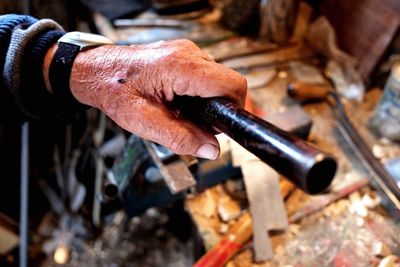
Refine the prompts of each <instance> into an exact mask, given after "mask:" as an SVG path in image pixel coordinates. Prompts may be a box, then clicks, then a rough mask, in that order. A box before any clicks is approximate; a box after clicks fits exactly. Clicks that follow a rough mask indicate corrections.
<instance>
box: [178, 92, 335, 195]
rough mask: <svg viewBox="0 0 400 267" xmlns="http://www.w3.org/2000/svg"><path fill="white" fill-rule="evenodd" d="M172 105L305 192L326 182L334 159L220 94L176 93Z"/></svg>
mask: <svg viewBox="0 0 400 267" xmlns="http://www.w3.org/2000/svg"><path fill="white" fill-rule="evenodd" d="M175 101H176V102H175V104H176V107H177V108H178V109H180V111H181V112H182V114H183V116H184V117H186V118H187V119H189V120H191V121H192V122H195V123H197V124H201V125H205V126H208V127H212V128H214V129H217V130H219V131H221V132H223V133H225V134H226V135H228V136H229V137H231V138H232V139H233V140H235V141H236V142H238V143H239V144H240V145H242V146H243V147H244V148H246V149H247V150H248V151H250V152H251V153H253V154H254V155H256V156H257V157H259V158H260V159H261V160H262V161H264V162H265V163H267V164H268V165H270V166H271V167H272V168H273V169H274V170H276V171H277V172H279V173H280V174H282V175H284V176H285V177H287V178H288V179H289V180H290V181H292V182H293V183H294V184H295V185H296V186H298V187H299V188H301V189H302V190H304V191H305V192H307V193H310V194H317V193H321V192H322V191H324V190H325V189H327V187H328V186H329V185H330V183H331V181H332V179H333V177H334V175H335V172H336V161H335V160H334V159H333V157H331V156H330V155H328V154H326V153H324V152H322V151H320V150H319V149H317V148H316V147H314V146H312V145H311V144H309V143H307V142H305V141H303V140H301V139H300V138H298V137H296V136H294V135H292V134H290V133H288V132H285V131H283V130H281V129H279V128H277V127H275V126H273V125H272V124H270V123H268V122H266V121H264V120H262V119H260V118H258V117H256V116H255V115H253V114H251V113H249V112H247V111H245V110H244V109H241V108H240V107H238V106H237V105H235V104H234V103H232V102H230V101H229V100H226V99H223V98H200V97H188V96H177V97H176V100H175Z"/></svg>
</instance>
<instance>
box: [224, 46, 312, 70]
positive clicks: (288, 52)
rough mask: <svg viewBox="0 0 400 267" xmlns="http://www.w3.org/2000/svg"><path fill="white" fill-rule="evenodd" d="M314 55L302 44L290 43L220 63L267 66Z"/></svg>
mask: <svg viewBox="0 0 400 267" xmlns="http://www.w3.org/2000/svg"><path fill="white" fill-rule="evenodd" d="M313 56H314V52H313V51H312V50H311V49H310V48H307V47H305V46H303V45H290V46H287V47H282V48H280V49H278V50H275V51H271V52H268V53H260V54H255V55H249V56H244V57H238V58H233V59H228V60H224V61H222V62H221V63H222V64H223V65H224V66H226V67H228V68H231V69H243V68H253V67H268V66H275V65H279V64H282V63H287V62H289V61H293V60H300V61H301V60H305V59H309V58H311V57H313Z"/></svg>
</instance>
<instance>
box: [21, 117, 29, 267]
mask: <svg viewBox="0 0 400 267" xmlns="http://www.w3.org/2000/svg"><path fill="white" fill-rule="evenodd" d="M28 188H29V124H28V122H25V123H24V124H23V125H22V127H21V196H20V201H21V203H20V226H19V227H20V244H19V258H20V259H19V266H20V267H26V266H27V256H28V208H29V206H28V199H29V189H28Z"/></svg>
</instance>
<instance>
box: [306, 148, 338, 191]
mask: <svg viewBox="0 0 400 267" xmlns="http://www.w3.org/2000/svg"><path fill="white" fill-rule="evenodd" d="M336 169H337V163H336V160H335V159H334V158H333V157H331V156H328V155H325V154H318V155H317V156H316V157H315V163H314V165H313V166H312V168H311V169H310V171H309V172H308V176H307V185H306V186H307V192H308V193H310V194H319V193H322V192H324V191H325V190H326V189H328V187H329V186H330V184H331V182H332V180H333V178H334V176H335V173H336Z"/></svg>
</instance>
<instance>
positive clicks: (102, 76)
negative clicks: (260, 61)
mask: <svg viewBox="0 0 400 267" xmlns="http://www.w3.org/2000/svg"><path fill="white" fill-rule="evenodd" d="M70 86H71V91H72V93H73V95H74V96H75V97H76V98H77V99H78V101H80V102H82V103H84V104H87V105H91V106H94V107H97V108H99V109H101V110H102V111H103V112H105V113H106V114H107V115H108V116H109V117H110V118H111V119H112V120H114V121H115V122H116V123H117V124H118V125H119V126H121V127H122V128H124V129H126V130H128V131H130V132H133V133H135V134H137V135H139V136H141V137H142V138H144V139H148V140H151V141H154V142H156V143H159V144H161V145H164V146H166V147H168V148H170V149H171V150H172V151H174V152H175V153H177V154H180V155H194V156H198V157H203V158H208V159H215V158H217V157H218V155H219V145H218V142H217V140H216V138H215V137H214V136H213V135H212V134H211V133H209V132H206V131H205V130H203V129H201V128H199V127H197V126H196V125H194V124H193V123H191V122H189V121H187V120H183V119H181V118H178V117H176V116H175V115H174V113H173V112H172V111H171V110H170V109H168V108H167V106H166V104H167V103H169V102H171V101H172V100H173V99H174V96H175V95H188V96H200V97H214V96H223V97H229V98H230V99H232V100H233V101H236V102H237V103H239V104H240V105H243V103H244V100H245V94H246V88H247V85H246V80H245V79H244V78H243V77H242V76H241V75H240V74H238V73H237V72H235V71H233V70H230V69H227V68H225V67H224V66H222V65H220V64H217V63H215V62H214V61H213V59H211V58H210V57H209V56H207V55H206V54H205V53H203V52H202V51H201V50H200V48H198V47H197V46H196V45H195V44H194V43H192V42H191V41H187V40H176V41H166V42H157V43H154V44H150V45H141V46H113V45H108V46H101V47H98V48H95V49H91V50H89V51H86V52H82V53H80V54H79V55H78V57H77V58H76V59H75V62H74V65H73V68H72V74H71V81H70Z"/></svg>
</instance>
